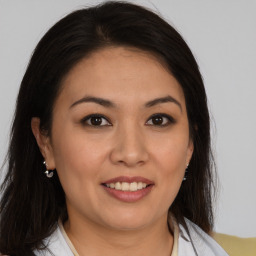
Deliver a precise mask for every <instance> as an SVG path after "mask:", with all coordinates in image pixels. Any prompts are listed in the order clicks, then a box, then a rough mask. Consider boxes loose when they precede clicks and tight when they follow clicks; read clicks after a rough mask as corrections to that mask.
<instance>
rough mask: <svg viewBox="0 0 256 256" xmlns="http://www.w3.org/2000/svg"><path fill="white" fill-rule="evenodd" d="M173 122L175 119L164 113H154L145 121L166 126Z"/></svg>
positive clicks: (149, 123)
mask: <svg viewBox="0 0 256 256" xmlns="http://www.w3.org/2000/svg"><path fill="white" fill-rule="evenodd" d="M173 123H175V120H174V119H173V118H172V117H171V116H169V115H166V114H155V115H153V116H152V117H151V118H150V119H149V120H148V121H147V123H146V124H147V125H154V126H167V125H169V124H173Z"/></svg>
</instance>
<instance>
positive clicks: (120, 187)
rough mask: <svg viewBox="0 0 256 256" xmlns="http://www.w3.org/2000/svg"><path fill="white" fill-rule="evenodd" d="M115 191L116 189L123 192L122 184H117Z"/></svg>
mask: <svg viewBox="0 0 256 256" xmlns="http://www.w3.org/2000/svg"><path fill="white" fill-rule="evenodd" d="M115 189H116V190H122V186H121V183H120V182H117V183H116V184H115Z"/></svg>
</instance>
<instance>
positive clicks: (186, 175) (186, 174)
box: [183, 164, 189, 181]
mask: <svg viewBox="0 0 256 256" xmlns="http://www.w3.org/2000/svg"><path fill="white" fill-rule="evenodd" d="M188 166H189V164H187V168H186V170H185V175H184V178H183V181H185V180H187V178H188Z"/></svg>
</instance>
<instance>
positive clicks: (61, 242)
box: [34, 226, 73, 256]
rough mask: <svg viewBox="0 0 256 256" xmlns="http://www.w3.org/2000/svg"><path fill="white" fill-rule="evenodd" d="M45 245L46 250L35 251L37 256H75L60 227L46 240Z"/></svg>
mask: <svg viewBox="0 0 256 256" xmlns="http://www.w3.org/2000/svg"><path fill="white" fill-rule="evenodd" d="M44 245H45V247H46V248H45V249H44V250H35V251H34V253H35V255H36V256H73V253H72V251H71V250H70V248H69V246H68V244H67V242H66V240H65V238H64V237H63V235H62V233H61V230H60V228H59V226H57V228H56V230H55V231H54V232H53V233H52V235H51V236H49V237H47V238H46V239H45V240H44Z"/></svg>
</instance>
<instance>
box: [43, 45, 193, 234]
mask: <svg viewBox="0 0 256 256" xmlns="http://www.w3.org/2000/svg"><path fill="white" fill-rule="evenodd" d="M46 143H47V145H46V147H45V149H44V150H43V154H44V156H45V158H46V162H47V163H48V166H49V169H54V168H56V170H57V172H58V175H59V178H60V181H61V184H62V186H63V189H64V191H65V194H66V203H67V208H68V214H69V218H70V219H72V218H73V219H78V218H80V219H83V221H85V222H88V223H89V222H91V223H92V222H93V223H96V224H99V225H102V226H104V227H108V228H112V229H139V228H143V227H145V226H149V225H153V224H154V223H157V221H160V220H161V219H162V220H164V221H165V222H166V217H167V212H168V208H169V207H170V205H171V204H172V202H173V201H174V199H175V197H176V195H177V193H178V191H179V188H180V186H181V183H182V180H183V176H184V172H185V169H186V166H187V164H188V163H189V161H190V158H191V155H192V152H193V143H192V142H191V141H190V137H189V125H188V119H187V112H186V106H185V99H184V95H183V91H182V88H181V86H180V85H179V83H178V82H177V81H176V79H175V78H174V77H173V76H172V75H170V73H168V72H167V71H166V69H165V68H164V67H163V66H162V65H161V64H160V62H159V61H158V60H157V59H156V58H155V57H154V56H152V55H150V54H149V53H145V52H142V51H139V50H137V49H128V48H123V47H112V48H105V49H102V50H99V51H97V52H95V53H93V54H92V55H90V56H89V57H87V58H85V59H84V60H82V61H81V62H80V63H78V64H77V65H76V66H75V67H74V68H73V69H72V70H71V71H70V72H69V74H68V75H67V77H66V78H65V80H64V82H63V90H62V91H61V93H60V95H59V96H58V98H57V100H56V103H55V107H54V110H53V123H52V132H51V138H50V139H48V140H46ZM145 186H146V187H145Z"/></svg>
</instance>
